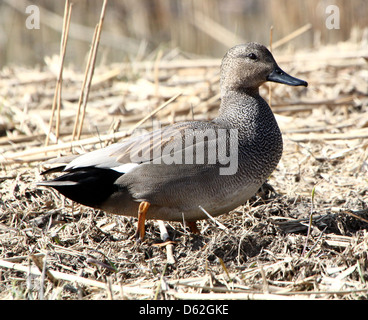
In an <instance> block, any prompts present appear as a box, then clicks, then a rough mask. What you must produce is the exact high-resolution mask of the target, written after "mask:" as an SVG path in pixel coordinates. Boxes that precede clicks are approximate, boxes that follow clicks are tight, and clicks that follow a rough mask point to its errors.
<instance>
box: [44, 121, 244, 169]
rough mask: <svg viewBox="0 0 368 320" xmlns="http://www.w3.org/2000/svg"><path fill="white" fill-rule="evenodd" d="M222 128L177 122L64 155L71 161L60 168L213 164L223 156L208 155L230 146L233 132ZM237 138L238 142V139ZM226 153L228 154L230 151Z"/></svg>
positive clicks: (210, 123)
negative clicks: (228, 132)
mask: <svg viewBox="0 0 368 320" xmlns="http://www.w3.org/2000/svg"><path fill="white" fill-rule="evenodd" d="M218 129H221V128H219V127H218V125H217V124H215V123H213V122H203V121H190V122H182V123H176V124H174V125H171V126H167V127H164V128H162V129H158V130H154V131H152V132H148V133H146V134H143V135H140V136H136V137H132V138H130V139H128V140H126V141H124V142H121V143H115V144H112V145H110V146H107V147H105V148H102V149H99V150H95V151H92V152H88V153H86V154H83V155H80V156H77V157H75V156H72V157H66V158H65V157H62V158H61V159H60V161H64V162H67V164H66V166H65V167H58V168H63V171H75V170H78V169H80V168H87V167H90V168H91V167H92V168H101V169H112V170H115V171H118V172H120V173H127V172H129V171H131V170H132V169H134V168H135V167H137V166H138V165H140V164H142V163H149V162H151V163H156V164H162V163H163V164H168V163H169V164H171V163H179V164H181V163H186V162H185V161H186V160H188V159H189V161H191V160H192V161H194V162H195V161H196V159H202V161H204V162H206V161H210V162H211V163H212V164H213V163H214V162H218V161H220V162H221V159H220V160H219V159H208V157H211V154H212V156H215V157H218V156H221V155H220V153H219V152H217V151H218V148H219V147H221V146H227V147H229V146H230V144H229V135H228V134H225V135H224V134H221V135H220V134H219V133H218ZM236 138H237V137H236ZM234 141H235V142H237V139H236V140H234ZM211 148H212V149H213V150H214V151H215V152H212V153H209V152H208V150H210V149H211ZM223 154H224V157H225V156H226V151H225V153H223ZM184 158H185V159H184ZM55 162H56V161H55ZM58 162H59V161H58ZM50 170H51V171H46V172H53V171H55V170H54V169H53V168H52V169H50ZM59 171H60V170H59Z"/></svg>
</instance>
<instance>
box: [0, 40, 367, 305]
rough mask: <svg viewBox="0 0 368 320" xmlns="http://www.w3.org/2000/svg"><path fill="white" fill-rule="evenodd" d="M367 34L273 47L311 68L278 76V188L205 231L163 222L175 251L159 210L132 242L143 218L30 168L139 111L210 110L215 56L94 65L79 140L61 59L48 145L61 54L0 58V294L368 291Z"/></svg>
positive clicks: (101, 136)
mask: <svg viewBox="0 0 368 320" xmlns="http://www.w3.org/2000/svg"><path fill="white" fill-rule="evenodd" d="M367 49H368V48H367V45H366V44H364V43H359V44H358V43H342V44H340V45H338V46H331V47H324V48H321V49H320V50H319V51H318V52H297V53H296V54H295V55H294V56H286V55H284V56H280V55H278V54H277V52H276V53H275V56H276V59H277V60H278V61H279V64H280V66H281V67H282V68H283V69H284V70H286V71H288V72H289V73H290V74H292V75H295V76H298V77H300V78H303V79H306V80H307V81H308V82H309V87H308V88H307V89H301V88H290V87H287V86H282V85H272V106H273V110H274V112H275V114H276V116H277V118H278V122H279V124H280V127H281V128H282V131H283V134H284V142H285V150H284V154H283V158H282V160H281V162H280V164H279V166H278V168H277V170H276V171H275V172H274V173H273V175H272V176H271V177H270V179H269V183H270V184H271V185H272V186H273V188H274V189H275V190H276V191H277V193H276V194H275V193H270V192H269V190H265V191H264V192H260V194H259V195H257V197H254V199H252V201H249V202H247V203H246V204H244V206H242V207H239V208H237V209H236V210H234V211H233V212H231V213H229V214H226V215H223V216H221V217H219V218H217V219H216V221H218V222H219V223H221V224H222V225H223V226H224V227H222V228H219V227H218V225H217V224H216V222H214V221H212V220H207V221H201V222H200V224H199V225H200V229H201V234H200V235H191V234H189V233H188V231H186V230H185V229H184V228H183V226H182V225H181V224H180V223H166V226H167V228H168V232H169V234H170V236H171V238H172V239H173V240H174V241H175V244H174V247H173V253H172V254H173V257H174V259H175V263H168V262H167V258H168V256H167V251H166V249H165V248H166V246H165V245H158V244H160V242H161V240H160V235H159V226H158V225H157V223H156V222H154V221H149V222H148V223H147V233H146V239H147V240H146V241H145V242H144V243H143V244H141V245H137V244H136V243H135V241H134V237H133V236H134V231H135V224H136V220H135V219H132V218H126V217H119V216H112V215H107V214H105V213H104V212H101V211H98V210H92V209H90V208H87V207H83V206H79V205H77V204H75V203H72V202H70V201H69V200H67V199H65V198H63V197H62V196H60V195H59V194H58V193H56V192H54V191H52V190H46V189H37V188H36V187H35V185H34V182H36V181H39V180H40V179H42V178H41V177H40V175H39V172H40V170H41V167H40V164H41V162H42V161H44V160H47V159H49V158H53V157H55V156H57V155H59V154H68V153H70V152H73V153H81V152H86V151H90V150H93V149H95V148H100V147H101V146H103V145H106V144H109V143H112V142H114V141H116V140H118V139H120V138H124V137H126V136H129V135H130V134H131V133H132V131H133V129H135V128H136V127H137V124H139V128H138V129H147V130H149V129H150V128H151V127H152V126H153V125H157V124H158V123H160V124H162V125H166V124H168V123H171V122H173V121H180V120H183V119H191V118H192V117H194V118H195V119H209V118H213V117H214V116H215V115H216V112H217V108H218V105H219V100H218V95H217V93H218V92H219V83H218V80H219V78H218V68H219V60H187V59H185V57H184V56H183V55H181V53H180V52H179V51H168V52H161V53H158V54H157V56H158V57H160V59H156V61H154V62H149V61H147V62H137V63H135V62H131V63H127V64H115V65H108V66H103V67H97V68H96V69H95V72H94V79H93V82H92V85H91V89H90V92H89V103H88V107H87V110H86V114H85V120H84V127H83V132H82V135H81V138H80V140H78V141H74V142H73V143H72V142H71V141H72V132H73V127H74V118H75V110H76V109H77V106H78V99H79V94H80V88H81V85H82V81H83V75H82V74H78V73H75V71H73V70H72V69H68V68H64V70H63V92H62V109H61V116H60V119H61V123H60V132H59V141H58V143H57V144H55V142H56V137H55V136H53V135H50V145H49V146H46V147H45V146H44V142H45V138H46V136H47V134H48V120H49V119H50V112H51V106H52V104H53V99H54V90H55V89H54V88H55V82H56V75H57V74H58V64H57V61H55V60H52V59H51V60H49V62H48V68H46V70H36V69H32V70H31V69H21V68H4V69H3V70H2V71H1V74H0V75H1V78H0V97H1V108H2V112H1V117H0V126H1V133H2V136H1V137H0V149H1V158H0V163H1V172H0V181H1V184H0V193H1V200H0V298H1V299H42V298H45V299H112V298H113V299H300V298H301V299H311V298H312V299H366V298H367V297H368V286H367V281H368V263H367V261H368V257H367V252H368V251H367V249H368V248H367V247H368V233H367V230H368V228H367V227H368V222H367V220H368V209H367V203H368V192H367V170H368V164H367V153H368V151H367V150H368V149H367V146H368V142H367V141H368V140H367V137H368V131H367V126H368V121H367V119H368V112H367V105H368V96H367V92H368V87H367V83H368V66H367V54H366V52H367ZM267 90H268V87H267V86H265V87H263V88H262V94H263V96H264V97H268V92H267ZM179 94H180V96H179ZM172 97H175V99H173V101H172V102H171V103H170V104H169V105H167V106H165V107H160V106H162V104H163V103H164V102H165V101H167V100H168V99H170V98H172ZM150 114H151V115H152V117H147V119H146V121H145V122H143V121H140V120H141V119H143V118H144V117H145V116H147V115H150ZM138 129H137V130H138ZM137 130H136V131H137ZM313 188H315V195H314V197H313V198H312V195H311V194H312V190H313ZM312 200H313V206H312ZM311 214H312V224H311V226H310V227H309V221H310V220H309V218H310V215H311ZM308 228H310V230H309V231H310V232H309V235H308V236H307V234H308ZM171 245H172V243H171ZM303 252H304V254H303ZM46 270H47V272H46Z"/></svg>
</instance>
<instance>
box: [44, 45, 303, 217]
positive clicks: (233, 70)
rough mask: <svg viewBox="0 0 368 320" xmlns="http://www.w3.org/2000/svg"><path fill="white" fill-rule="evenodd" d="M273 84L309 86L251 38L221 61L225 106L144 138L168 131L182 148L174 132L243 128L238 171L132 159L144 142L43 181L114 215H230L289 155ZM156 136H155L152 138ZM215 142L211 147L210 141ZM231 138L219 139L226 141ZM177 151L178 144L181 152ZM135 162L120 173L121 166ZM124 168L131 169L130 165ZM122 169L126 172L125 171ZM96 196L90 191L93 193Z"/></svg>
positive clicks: (170, 143)
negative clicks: (264, 90) (271, 98)
mask: <svg viewBox="0 0 368 320" xmlns="http://www.w3.org/2000/svg"><path fill="white" fill-rule="evenodd" d="M266 81H274V82H280V83H285V84H289V85H303V86H307V83H306V82H305V81H302V80H299V79H296V78H293V77H291V76H289V75H287V74H286V73H285V72H283V71H282V70H281V69H280V68H279V67H278V65H277V63H276V62H275V60H274V58H273V56H272V54H271V53H270V52H269V51H268V50H267V48H265V47H264V46H262V45H260V44H257V43H248V44H244V45H238V46H235V47H233V48H231V49H230V50H229V51H228V52H227V54H226V55H225V56H224V58H223V61H222V65H221V83H220V88H221V106H220V110H219V115H218V117H217V118H215V119H214V120H212V121H188V122H184V123H178V124H175V125H173V126H169V127H166V128H164V129H163V130H162V131H160V132H159V133H157V132H153V133H150V134H147V135H146V136H143V137H141V138H140V139H138V143H139V145H140V146H142V145H143V146H145V145H146V144H147V150H148V151H149V144H150V142H152V141H151V140H152V139H153V137H155V136H160V137H161V136H163V137H164V139H162V140H163V141H162V142H160V143H161V146H162V147H172V148H173V150H174V151H173V152H181V151H182V148H183V145H182V141H179V142H178V141H177V140H175V139H174V140H173V139H171V138H170V137H171V134H172V133H174V132H181V133H182V132H184V130H188V129H189V130H196V132H204V131H205V130H206V129H211V130H215V131H216V130H218V129H227V130H229V129H236V130H237V133H238V140H237V161H238V169H237V171H236V173H235V174H232V175H220V174H219V168H220V167H221V165H220V164H219V162H218V161H217V162H216V163H215V164H207V163H204V164H196V163H194V164H171V165H168V164H154V161H155V160H157V159H158V158H157V157H156V158H155V156H154V155H153V156H152V155H151V156H150V157H149V158H148V159H147V161H131V157H128V156H127V155H128V153H129V152H130V151H131V150H132V149H133V146H134V144H135V143H137V139H131V140H128V141H127V142H122V143H119V144H115V145H112V146H110V147H107V148H105V149H101V150H97V151H94V152H91V153H88V154H86V155H82V156H80V157H77V158H76V159H74V160H72V161H71V162H70V163H69V164H68V165H67V166H66V167H65V168H64V171H65V172H66V173H65V174H64V175H62V176H61V177H58V178H56V179H54V180H51V181H45V182H41V183H40V185H46V186H51V187H54V188H55V189H57V190H59V191H60V192H61V193H63V194H64V195H66V196H67V197H69V198H71V199H73V200H75V201H77V202H80V203H83V204H86V205H89V206H92V207H97V208H101V209H103V210H106V211H108V212H112V213H115V214H122V215H127V216H137V212H138V206H139V203H141V202H142V201H144V202H148V203H150V207H149V209H148V211H147V216H146V217H147V218H154V219H161V220H176V221H182V220H183V218H184V219H185V220H186V221H196V220H199V219H205V218H207V216H206V215H205V214H204V213H203V212H202V210H200V208H199V206H202V207H203V208H205V209H206V210H207V211H208V212H209V213H210V214H211V215H212V216H217V215H220V214H223V213H226V212H228V211H230V210H232V209H234V208H235V207H237V206H239V205H241V204H242V203H244V202H245V201H246V200H247V199H249V198H250V197H251V196H253V195H254V194H255V192H256V191H257V190H258V188H259V187H260V186H261V185H262V184H263V182H264V181H265V180H266V179H267V177H268V176H269V175H270V174H271V173H272V171H273V170H274V169H275V167H276V166H277V164H278V162H279V160H280V158H281V154H282V147H283V146H282V145H283V144H282V137H281V132H280V129H279V127H278V125H277V122H276V120H275V117H274V115H273V113H272V111H271V109H270V107H269V106H268V104H267V103H266V102H265V100H264V99H263V98H262V97H261V96H260V95H259V89H258V88H259V86H260V85H261V84H262V83H264V82H266ZM150 139H151V140H150ZM211 141H212V140H211V139H208V141H206V142H205V143H204V147H205V148H208V145H210V143H211ZM227 142H229V140H228V138H224V139H223V140H222V141H221V140H220V141H217V143H218V144H219V145H221V144H224V143H227ZM176 148H177V149H176ZM129 161H131V162H133V164H132V167H130V165H129V168H128V167H126V168H128V169H126V170H125V169H124V170H125V172H121V171H122V170H123V169H121V168H122V165H124V164H127V163H129ZM124 168H125V167H124ZM119 170H120V171H119ZM89 194H91V196H90V197H89Z"/></svg>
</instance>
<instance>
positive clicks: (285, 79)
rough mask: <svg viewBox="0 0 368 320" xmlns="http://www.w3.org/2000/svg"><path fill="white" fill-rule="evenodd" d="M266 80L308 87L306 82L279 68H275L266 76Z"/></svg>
mask: <svg viewBox="0 0 368 320" xmlns="http://www.w3.org/2000/svg"><path fill="white" fill-rule="evenodd" d="M267 80H268V81H272V82H278V83H283V84H287V85H289V86H304V87H308V82H306V81H304V80H301V79H298V78H294V77H292V76H290V75H288V74H287V73H286V72H284V71H282V70H281V69H280V68H275V69H274V70H273V71H272V72H271V74H270V75H269V76H268V77H267Z"/></svg>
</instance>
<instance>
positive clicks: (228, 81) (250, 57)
mask: <svg viewBox="0 0 368 320" xmlns="http://www.w3.org/2000/svg"><path fill="white" fill-rule="evenodd" d="M266 81H272V82H278V83H283V84H287V85H290V86H305V87H306V86H308V83H307V82H306V81H304V80H300V79H297V78H294V77H292V76H290V75H288V74H287V73H286V72H284V71H283V70H282V69H281V68H280V67H279V66H278V65H277V63H276V61H275V59H274V58H273V56H272V54H271V52H270V51H269V50H268V49H267V48H266V47H265V46H263V45H261V44H258V43H255V42H250V43H247V44H240V45H237V46H235V47H233V48H231V49H230V50H229V51H228V52H227V53H226V55H225V56H224V58H223V60H222V64H221V95H222V96H223V95H224V94H225V93H226V92H227V91H234V90H235V91H236V90H246V89H248V90H251V89H258V87H259V86H260V85H261V84H263V83H264V82H266Z"/></svg>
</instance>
